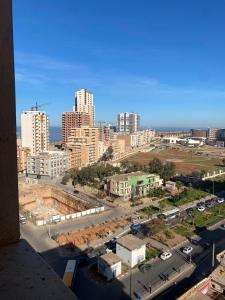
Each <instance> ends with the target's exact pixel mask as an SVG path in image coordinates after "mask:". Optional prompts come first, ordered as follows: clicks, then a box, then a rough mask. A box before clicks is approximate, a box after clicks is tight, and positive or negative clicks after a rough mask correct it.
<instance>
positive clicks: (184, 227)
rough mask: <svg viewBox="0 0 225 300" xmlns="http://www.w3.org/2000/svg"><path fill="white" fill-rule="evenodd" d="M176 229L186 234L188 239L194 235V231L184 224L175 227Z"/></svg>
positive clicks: (177, 231)
mask: <svg viewBox="0 0 225 300" xmlns="http://www.w3.org/2000/svg"><path fill="white" fill-rule="evenodd" d="M174 230H175V232H176V233H178V234H180V235H182V236H184V237H185V238H187V239H188V238H191V236H192V235H193V232H192V231H191V230H190V229H188V228H187V227H186V226H184V225H179V226H176V227H175V228H174Z"/></svg>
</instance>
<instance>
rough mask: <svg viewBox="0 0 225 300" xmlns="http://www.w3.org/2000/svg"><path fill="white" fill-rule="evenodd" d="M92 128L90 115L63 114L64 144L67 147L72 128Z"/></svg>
mask: <svg viewBox="0 0 225 300" xmlns="http://www.w3.org/2000/svg"><path fill="white" fill-rule="evenodd" d="M82 126H91V117H90V114H88V113H85V112H64V113H63V114H62V143H63V144H64V145H65V144H66V143H67V142H68V138H69V136H70V130H71V129H72V128H77V127H82Z"/></svg>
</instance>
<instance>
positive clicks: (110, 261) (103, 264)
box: [98, 252, 122, 280]
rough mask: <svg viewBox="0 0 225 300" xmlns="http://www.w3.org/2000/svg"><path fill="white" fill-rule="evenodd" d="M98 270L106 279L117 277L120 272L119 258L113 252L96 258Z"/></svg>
mask: <svg viewBox="0 0 225 300" xmlns="http://www.w3.org/2000/svg"><path fill="white" fill-rule="evenodd" d="M98 272H99V273H100V274H102V275H103V276H104V277H106V279H107V280H111V279H113V278H116V277H118V276H119V275H120V274H121V272H122V264H121V258H119V257H118V256H117V255H116V254H115V253H113V252H111V253H107V254H104V255H102V256H100V257H99V258H98Z"/></svg>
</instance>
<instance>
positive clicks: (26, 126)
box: [21, 111, 49, 154]
mask: <svg viewBox="0 0 225 300" xmlns="http://www.w3.org/2000/svg"><path fill="white" fill-rule="evenodd" d="M21 138H22V147H27V148H29V149H30V151H31V154H36V153H39V152H43V151H47V150H48V149H49V118H48V116H47V114H46V113H45V112H41V111H24V112H23V113H22V114H21Z"/></svg>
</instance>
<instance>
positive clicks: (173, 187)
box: [165, 181, 177, 191]
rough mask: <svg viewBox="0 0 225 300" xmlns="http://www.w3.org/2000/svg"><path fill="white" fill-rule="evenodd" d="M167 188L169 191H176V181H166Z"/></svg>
mask: <svg viewBox="0 0 225 300" xmlns="http://www.w3.org/2000/svg"><path fill="white" fill-rule="evenodd" d="M165 188H166V189H167V190H169V191H174V190H176V189H177V186H176V182H174V181H166V184H165Z"/></svg>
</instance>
